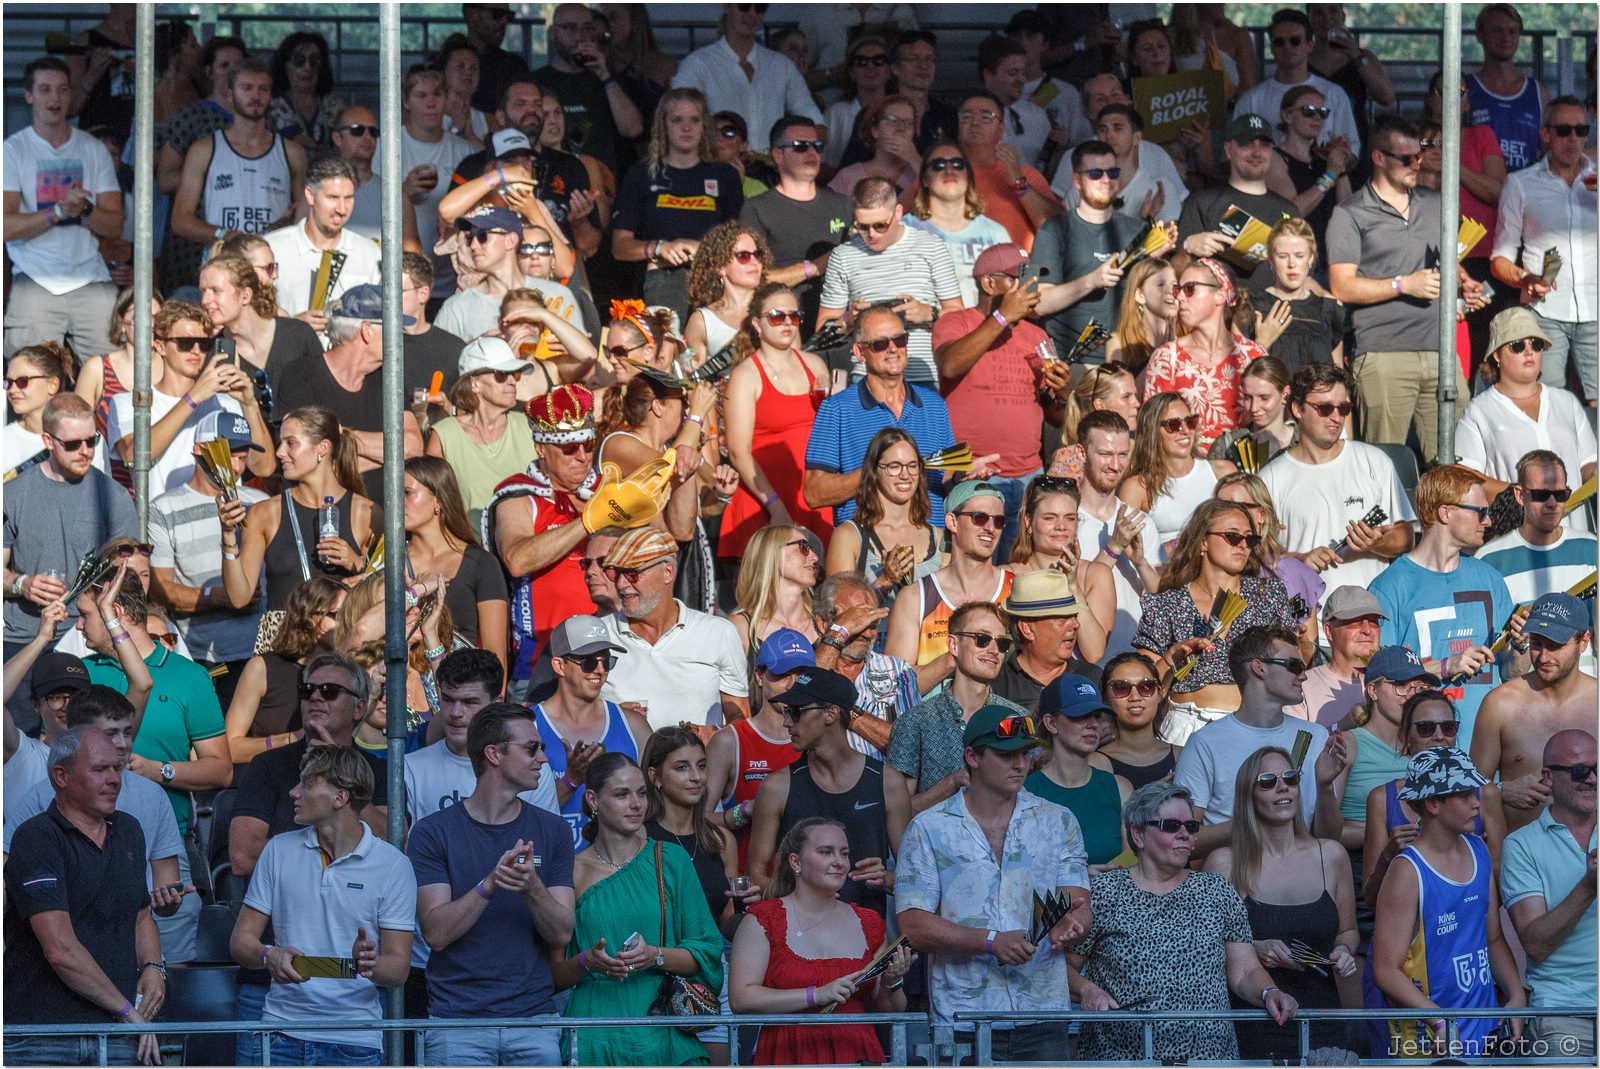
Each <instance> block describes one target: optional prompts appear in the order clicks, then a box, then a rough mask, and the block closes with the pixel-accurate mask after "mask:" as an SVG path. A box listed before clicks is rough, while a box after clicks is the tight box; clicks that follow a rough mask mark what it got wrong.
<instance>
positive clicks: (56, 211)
mask: <svg viewBox="0 0 1600 1069" xmlns="http://www.w3.org/2000/svg"><path fill="white" fill-rule="evenodd" d="M45 215H47V216H49V217H50V225H51V226H57V225H59V224H60V222H61V202H60V201H57V202H56V203H54V204H52V205H50V207H48V208H46V209H45Z"/></svg>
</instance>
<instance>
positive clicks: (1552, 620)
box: [1522, 592, 1589, 646]
mask: <svg viewBox="0 0 1600 1069" xmlns="http://www.w3.org/2000/svg"><path fill="white" fill-rule="evenodd" d="M1587 630H1589V610H1588V609H1587V608H1585V607H1584V604H1583V602H1581V601H1579V600H1578V599H1577V598H1575V597H1573V596H1572V595H1571V594H1568V593H1565V592H1561V593H1555V594H1546V595H1544V597H1542V598H1539V599H1538V600H1537V601H1535V602H1534V603H1533V608H1532V610H1531V611H1530V612H1529V613H1528V622H1527V623H1525V624H1523V626H1522V633H1523V634H1525V635H1538V636H1539V637H1540V638H1546V639H1549V640H1550V641H1551V642H1554V643H1555V644H1556V645H1558V646H1565V645H1566V644H1567V643H1569V642H1571V641H1572V640H1573V638H1575V637H1576V636H1578V635H1581V634H1582V633H1583V632H1585V631H1587Z"/></svg>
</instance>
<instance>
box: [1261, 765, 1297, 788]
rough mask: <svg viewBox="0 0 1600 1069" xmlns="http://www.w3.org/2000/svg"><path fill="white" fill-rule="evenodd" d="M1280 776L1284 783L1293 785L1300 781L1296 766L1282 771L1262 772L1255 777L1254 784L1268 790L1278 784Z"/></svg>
mask: <svg viewBox="0 0 1600 1069" xmlns="http://www.w3.org/2000/svg"><path fill="white" fill-rule="evenodd" d="M1280 778H1282V780H1283V782H1284V783H1286V784H1288V785H1289V786H1291V787H1293V786H1294V785H1295V784H1297V783H1299V782H1300V770H1299V769H1298V768H1290V769H1285V770H1284V771H1282V772H1263V773H1261V775H1259V776H1257V777H1256V786H1257V787H1260V788H1261V789H1262V790H1264V791H1270V790H1272V788H1274V787H1276V786H1277V785H1278V780H1279V779H1280Z"/></svg>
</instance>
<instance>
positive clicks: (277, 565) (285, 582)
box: [261, 490, 361, 609]
mask: <svg viewBox="0 0 1600 1069" xmlns="http://www.w3.org/2000/svg"><path fill="white" fill-rule="evenodd" d="M278 500H279V501H280V502H281V501H285V500H287V501H288V502H289V504H290V505H291V506H292V507H293V508H294V518H295V520H296V521H298V522H299V525H300V539H301V542H302V544H303V545H304V547H305V551H306V567H307V568H308V569H309V570H310V572H311V577H313V578H315V577H316V576H319V575H322V576H327V577H328V578H329V579H332V580H333V581H334V582H336V583H342V582H344V580H346V579H347V578H349V573H347V572H344V571H342V570H340V569H337V568H327V567H324V566H323V564H322V562H321V561H320V560H318V559H317V512H318V509H315V508H306V507H305V506H304V505H302V504H300V502H298V501H296V500H295V499H294V496H293V495H292V494H290V495H287V496H286V497H279V498H278ZM351 501H352V495H351V493H350V491H348V490H345V491H343V496H342V497H339V498H337V499H335V501H334V505H335V506H336V507H337V508H338V510H339V537H340V538H342V539H344V540H345V541H346V542H349V543H350V544H351V545H352V546H355V545H356V534H355V528H353V527H352V526H351V523H350V505H351ZM294 528H295V525H294V523H292V522H290V518H289V513H288V512H284V513H283V515H282V516H281V517H280V518H279V520H278V533H277V534H275V535H273V536H272V541H271V542H268V543H267V552H266V554H265V556H264V558H263V560H262V564H261V570H262V574H263V575H264V576H265V577H266V580H267V608H268V609H281V608H283V607H284V606H285V605H287V604H288V603H289V595H290V594H292V593H293V592H294V590H295V588H296V587H298V586H299V585H300V584H301V583H303V582H305V581H306V578H307V577H306V575H305V574H304V573H303V572H302V571H301V570H300V553H299V551H298V550H296V548H295V543H294ZM356 548H357V549H359V548H361V547H360V546H356Z"/></svg>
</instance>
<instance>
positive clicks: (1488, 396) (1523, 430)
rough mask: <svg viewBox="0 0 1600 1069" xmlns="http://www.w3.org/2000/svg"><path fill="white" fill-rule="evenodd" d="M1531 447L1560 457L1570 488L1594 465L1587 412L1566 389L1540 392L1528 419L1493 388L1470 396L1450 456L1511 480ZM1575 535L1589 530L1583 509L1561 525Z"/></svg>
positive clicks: (1514, 477)
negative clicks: (1534, 411)
mask: <svg viewBox="0 0 1600 1069" xmlns="http://www.w3.org/2000/svg"><path fill="white" fill-rule="evenodd" d="M1534 449H1548V450H1550V451H1551V452H1552V453H1554V454H1555V455H1556V456H1558V457H1560V458H1561V463H1562V464H1564V465H1565V466H1566V469H1567V471H1568V472H1569V475H1568V478H1569V479H1571V481H1572V483H1573V485H1577V483H1578V482H1579V481H1580V480H1579V476H1578V473H1579V472H1580V471H1582V470H1583V466H1584V465H1585V464H1592V463H1594V459H1595V433H1594V423H1593V422H1592V421H1591V416H1590V412H1589V410H1588V409H1586V408H1584V407H1583V404H1582V402H1580V401H1579V400H1578V399H1577V398H1576V397H1574V396H1572V393H1571V391H1568V390H1563V389H1560V388H1558V387H1554V386H1545V387H1542V388H1541V391H1540V397H1539V418H1538V419H1537V420H1532V419H1529V418H1528V415H1527V413H1525V412H1523V411H1522V409H1520V408H1518V407H1517V404H1516V402H1515V401H1513V400H1511V399H1510V398H1509V397H1507V396H1506V395H1505V394H1503V393H1501V392H1500V391H1499V390H1498V389H1495V388H1492V387H1491V388H1490V389H1487V390H1485V391H1483V392H1482V393H1480V394H1479V395H1478V396H1476V397H1474V398H1473V399H1472V401H1471V403H1470V404H1468V405H1467V410H1466V411H1465V412H1464V413H1462V415H1461V422H1460V423H1458V424H1456V456H1457V457H1458V458H1459V460H1460V462H1461V463H1462V464H1465V465H1466V466H1467V467H1469V468H1472V469H1473V470H1474V471H1481V472H1483V474H1485V475H1487V476H1489V478H1491V479H1498V480H1500V481H1501V482H1507V483H1514V482H1516V481H1517V461H1519V460H1521V459H1522V458H1523V456H1524V455H1526V454H1527V453H1528V452H1529V451H1531V450H1534ZM1561 522H1562V524H1563V525H1564V526H1566V527H1570V528H1572V529H1573V530H1575V531H1586V530H1588V529H1589V513H1588V510H1587V509H1574V510H1573V511H1572V512H1571V513H1569V514H1568V515H1567V517H1566V518H1565V519H1564V520H1562V521H1561Z"/></svg>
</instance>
